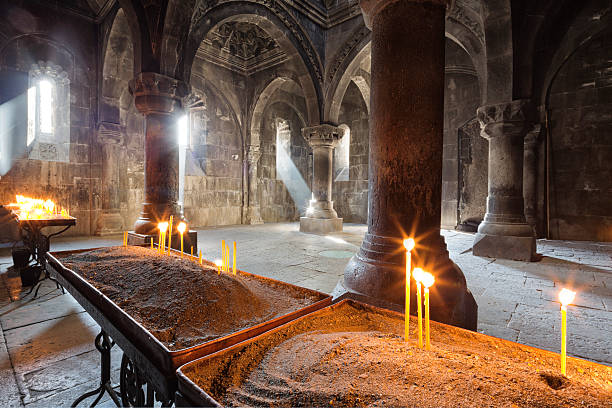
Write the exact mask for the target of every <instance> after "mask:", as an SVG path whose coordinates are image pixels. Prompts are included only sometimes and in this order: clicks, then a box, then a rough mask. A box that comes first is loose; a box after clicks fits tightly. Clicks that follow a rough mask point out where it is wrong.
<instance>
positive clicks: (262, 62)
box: [198, 21, 286, 74]
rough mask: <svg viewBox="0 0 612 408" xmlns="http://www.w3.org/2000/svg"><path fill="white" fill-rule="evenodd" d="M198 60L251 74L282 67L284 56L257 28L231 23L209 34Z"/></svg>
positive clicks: (199, 51) (276, 44) (239, 22)
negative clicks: (278, 65) (276, 66)
mask: <svg viewBox="0 0 612 408" xmlns="http://www.w3.org/2000/svg"><path fill="white" fill-rule="evenodd" d="M198 56H199V57H201V58H204V59H206V60H210V61H211V62H213V63H216V64H218V65H221V66H224V67H226V68H229V69H232V70H234V71H239V72H242V73H245V74H250V73H252V72H254V71H258V70H260V69H264V68H267V67H270V66H272V65H276V64H279V63H282V62H284V61H285V59H286V55H285V53H284V51H283V50H282V48H281V47H280V46H279V45H278V43H277V42H276V41H275V40H274V39H273V38H272V37H270V35H268V33H266V32H265V31H264V30H263V29H261V28H259V27H258V26H257V25H256V24H253V23H249V22H243V21H230V22H227V23H223V24H221V25H220V26H218V27H217V28H215V29H213V30H211V31H210V32H209V33H208V35H207V36H206V38H205V39H204V41H203V42H202V44H201V45H200V48H199V49H198Z"/></svg>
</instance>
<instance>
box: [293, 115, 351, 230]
mask: <svg viewBox="0 0 612 408" xmlns="http://www.w3.org/2000/svg"><path fill="white" fill-rule="evenodd" d="M302 135H303V136H304V139H306V141H307V142H308V144H310V146H311V147H312V156H313V162H314V163H313V176H312V200H310V205H309V206H308V208H307V209H306V216H305V217H301V218H300V231H301V232H308V233H314V234H326V233H330V232H339V231H342V218H338V214H337V213H336V210H334V202H333V201H331V197H332V178H333V177H332V176H333V167H332V160H333V153H334V148H335V147H336V146H337V145H338V142H339V141H340V139H342V136H343V135H344V130H342V129H341V128H339V127H336V126H332V125H326V124H323V125H319V126H313V127H308V128H304V129H302Z"/></svg>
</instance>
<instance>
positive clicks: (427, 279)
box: [421, 272, 435, 288]
mask: <svg viewBox="0 0 612 408" xmlns="http://www.w3.org/2000/svg"><path fill="white" fill-rule="evenodd" d="M434 281H435V279H434V276H433V275H432V274H431V273H429V272H423V274H422V275H421V282H422V283H423V286H425V287H426V288H429V287H430V286H431V285H433V284H434Z"/></svg>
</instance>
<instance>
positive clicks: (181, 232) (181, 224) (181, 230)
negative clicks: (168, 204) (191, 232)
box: [176, 222, 187, 258]
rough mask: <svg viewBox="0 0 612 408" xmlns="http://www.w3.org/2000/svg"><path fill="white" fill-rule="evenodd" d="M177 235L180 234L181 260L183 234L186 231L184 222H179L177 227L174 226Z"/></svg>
mask: <svg viewBox="0 0 612 408" xmlns="http://www.w3.org/2000/svg"><path fill="white" fill-rule="evenodd" d="M176 229H177V230H178V232H179V234H181V258H182V257H183V233H184V232H185V230H186V229H187V224H185V223H184V222H180V223H179V225H177V226H176Z"/></svg>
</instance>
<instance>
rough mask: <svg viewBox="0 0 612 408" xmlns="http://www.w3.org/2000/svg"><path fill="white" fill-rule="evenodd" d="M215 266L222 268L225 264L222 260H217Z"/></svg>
mask: <svg viewBox="0 0 612 408" xmlns="http://www.w3.org/2000/svg"><path fill="white" fill-rule="evenodd" d="M215 265H217V266H218V267H219V268H220V267H221V266H222V265H223V262H221V260H220V259H215Z"/></svg>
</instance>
